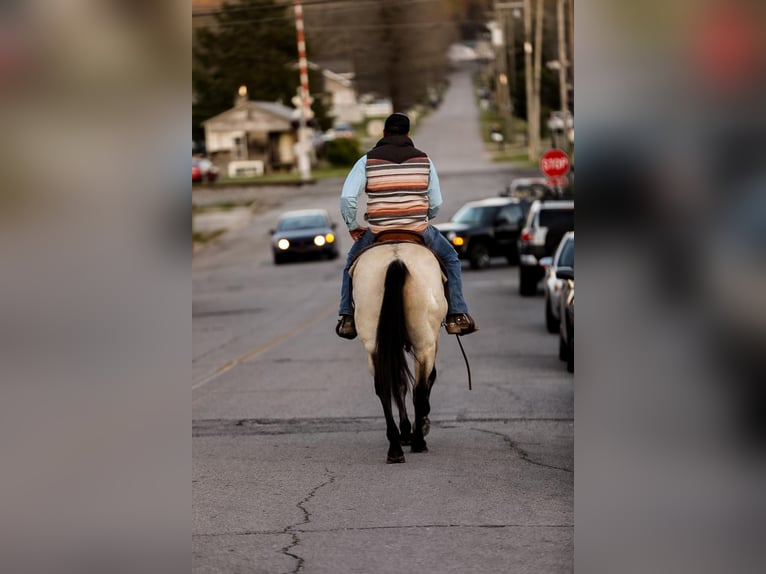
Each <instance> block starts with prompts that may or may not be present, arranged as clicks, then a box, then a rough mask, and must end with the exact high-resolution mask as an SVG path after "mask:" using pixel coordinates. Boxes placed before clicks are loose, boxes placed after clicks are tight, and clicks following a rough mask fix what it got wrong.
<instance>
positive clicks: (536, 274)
mask: <svg viewBox="0 0 766 574" xmlns="http://www.w3.org/2000/svg"><path fill="white" fill-rule="evenodd" d="M567 231H574V201H568V200H567V201H540V200H535V201H534V202H533V203H532V205H531V206H530V208H529V213H528V214H527V219H526V222H525V224H524V228H523V229H522V230H521V234H520V235H519V240H518V251H519V294H521V295H522V296H523V297H528V296H531V295H535V294H536V293H537V284H538V283H539V282H540V280H541V279H542V278H543V275H544V274H545V270H544V269H543V267H542V266H541V265H540V259H542V258H543V257H550V256H552V255H553V253H554V252H555V251H556V247H558V244H559V242H560V241H561V238H562V237H563V236H564V234H565V233H566V232H567Z"/></svg>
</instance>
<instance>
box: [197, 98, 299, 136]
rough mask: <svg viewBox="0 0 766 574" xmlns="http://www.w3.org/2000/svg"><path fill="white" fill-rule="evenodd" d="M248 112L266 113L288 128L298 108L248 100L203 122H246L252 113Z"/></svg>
mask: <svg viewBox="0 0 766 574" xmlns="http://www.w3.org/2000/svg"><path fill="white" fill-rule="evenodd" d="M247 112H256V113H257V114H258V115H260V116H261V117H263V115H264V114H266V116H267V117H271V118H273V120H274V121H276V122H279V123H280V124H282V125H283V126H284V127H285V128H286V129H287V128H289V127H290V124H291V122H292V121H293V119H295V117H296V110H295V109H293V108H289V107H287V106H285V105H283V104H280V103H278V102H263V101H253V100H246V101H244V102H240V103H238V104H237V105H236V106H234V107H233V108H229V109H228V110H226V111H225V112H221V113H220V114H218V115H216V116H213V117H212V118H208V119H207V120H205V121H204V122H202V125H203V126H206V125H208V124H218V123H232V122H239V123H241V122H246V121H247V120H249V119H250V116H251V114H250V113H247Z"/></svg>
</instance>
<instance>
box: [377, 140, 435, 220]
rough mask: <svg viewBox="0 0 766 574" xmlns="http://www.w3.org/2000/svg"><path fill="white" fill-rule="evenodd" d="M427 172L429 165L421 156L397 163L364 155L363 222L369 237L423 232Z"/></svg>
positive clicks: (426, 218)
mask: <svg viewBox="0 0 766 574" xmlns="http://www.w3.org/2000/svg"><path fill="white" fill-rule="evenodd" d="M421 153H422V152H421ZM430 172H431V161H430V160H429V159H428V156H426V155H425V154H422V155H417V156H416V157H411V158H409V159H406V160H405V161H402V162H401V163H397V162H395V161H389V160H387V159H381V158H374V157H372V158H371V157H369V155H368V157H367V187H366V189H365V191H366V192H367V222H368V223H369V224H370V230H371V231H372V232H373V233H375V234H377V233H380V232H381V231H388V230H393V229H404V230H407V231H414V232H417V233H423V232H424V231H425V230H426V227H428V183H429V176H430Z"/></svg>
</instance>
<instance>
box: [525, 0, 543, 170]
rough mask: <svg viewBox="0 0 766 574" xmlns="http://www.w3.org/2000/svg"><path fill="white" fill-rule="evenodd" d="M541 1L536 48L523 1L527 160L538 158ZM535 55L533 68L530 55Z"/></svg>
mask: <svg viewBox="0 0 766 574" xmlns="http://www.w3.org/2000/svg"><path fill="white" fill-rule="evenodd" d="M542 3H543V2H542V0H537V14H536V15H535V16H536V24H537V26H536V29H535V38H536V48H535V46H534V45H533V44H532V0H524V72H525V74H524V76H525V80H526V92H527V146H528V149H529V160H530V161H534V162H536V161H537V160H538V159H539V158H540V74H541V69H540V67H541V65H542V23H543V21H542ZM533 53H534V54H535V66H534V68H533V65H532V54H533Z"/></svg>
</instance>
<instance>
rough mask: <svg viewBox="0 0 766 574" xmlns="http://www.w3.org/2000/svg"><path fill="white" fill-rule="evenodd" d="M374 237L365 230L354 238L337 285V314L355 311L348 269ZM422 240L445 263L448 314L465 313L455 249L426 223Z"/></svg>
mask: <svg viewBox="0 0 766 574" xmlns="http://www.w3.org/2000/svg"><path fill="white" fill-rule="evenodd" d="M374 239H375V236H374V235H373V233H372V231H370V230H369V229H368V230H367V231H366V232H365V234H364V235H363V236H362V237H361V239H359V241H355V242H354V244H353V245H352V246H351V249H349V250H348V257H347V258H346V266H345V267H344V268H343V280H342V282H341V287H340V307H339V309H338V314H339V315H353V314H354V305H353V303H352V301H351V278H350V277H349V276H348V270H349V268H350V267H351V264H352V263H353V262H354V257H356V254H357V253H359V252H360V251H361V250H362V249H364V248H365V247H367V246H368V245H371V244H372V242H373V240H374ZM423 239H424V240H425V244H426V247H428V248H429V249H431V250H432V251H433V252H434V253H436V255H437V256H438V257H439V259H441V262H442V265H444V270H445V273H446V275H447V294H448V297H447V314H448V315H453V314H456V313H468V305H466V303H465V299H463V280H462V278H461V274H460V259H459V258H458V255H457V251H455V248H454V247H452V244H451V243H450V242H449V241H447V239H446V238H445V237H444V236H443V235H442V234H441V233H439V230H438V229H436V228H435V227H434V226H433V225H429V226H428V227H427V228H426V230H425V232H423Z"/></svg>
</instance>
